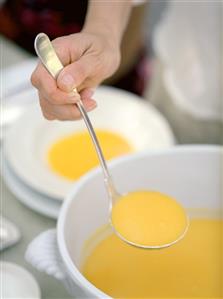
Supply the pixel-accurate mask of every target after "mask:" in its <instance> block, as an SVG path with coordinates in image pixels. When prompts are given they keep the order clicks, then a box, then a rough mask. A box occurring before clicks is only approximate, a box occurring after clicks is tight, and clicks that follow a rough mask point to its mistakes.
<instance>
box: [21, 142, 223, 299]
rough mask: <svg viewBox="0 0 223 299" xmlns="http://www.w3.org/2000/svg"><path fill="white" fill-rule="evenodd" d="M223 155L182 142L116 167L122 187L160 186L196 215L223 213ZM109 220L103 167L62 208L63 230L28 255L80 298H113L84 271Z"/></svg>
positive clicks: (44, 237)
mask: <svg viewBox="0 0 223 299" xmlns="http://www.w3.org/2000/svg"><path fill="white" fill-rule="evenodd" d="M222 159H223V148H220V147H217V146H182V147H180V146H179V147H175V148H172V149H166V150H160V151H153V152H150V153H145V152H144V153H139V154H135V155H132V156H129V157H125V158H120V159H118V160H116V161H113V162H112V163H111V164H110V167H111V168H110V169H111V172H112V174H113V177H114V180H115V183H116V185H117V188H118V190H120V192H124V191H127V190H128V191H130V190H137V189H153V190H159V191H160V192H164V193H166V194H169V195H171V196H173V197H175V198H177V199H178V201H179V202H180V203H181V204H183V206H185V207H186V208H187V209H188V213H189V215H190V216H191V217H192V216H208V215H210V216H213V215H217V216H218V217H222V214H221V212H222V210H220V209H222V198H221V191H222V190H221V183H222V181H221V166H222V165H221V161H222ZM209 213H210V214H209ZM108 219H109V202H108V200H107V196H106V191H105V189H104V185H103V181H102V174H101V170H100V169H99V168H98V169H96V170H94V171H92V172H91V173H88V174H87V175H85V176H84V177H83V178H82V179H81V180H80V181H79V182H78V183H77V184H75V185H74V186H73V189H72V190H71V192H70V194H69V195H68V196H67V198H66V200H65V201H64V203H63V206H62V209H61V211H60V215H59V221H58V226H57V231H56V230H50V231H47V232H44V233H42V234H41V235H40V236H39V237H37V238H36V239H35V240H34V241H33V242H32V243H31V244H30V245H29V248H28V250H27V252H26V259H27V260H28V261H29V262H30V263H31V264H33V265H34V266H35V267H36V268H38V269H39V270H41V271H45V272H47V273H50V274H51V275H53V276H55V277H56V278H58V279H60V280H62V281H63V282H64V284H65V286H66V287H67V288H68V290H69V291H70V293H71V294H72V295H73V296H74V297H77V298H110V297H109V296H108V295H106V294H105V293H103V292H102V291H100V290H99V289H97V288H96V287H95V286H94V285H92V284H91V283H90V282H89V281H88V280H87V279H85V277H84V276H83V275H82V274H81V272H80V257H81V252H82V248H83V245H84V243H85V241H86V240H88V239H89V237H90V236H91V235H92V233H94V232H95V230H96V229H98V228H99V227H100V226H102V225H104V224H106V223H108ZM58 249H59V250H58ZM48 257H50V258H48Z"/></svg>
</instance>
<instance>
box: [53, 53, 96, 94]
mask: <svg viewBox="0 0 223 299" xmlns="http://www.w3.org/2000/svg"><path fill="white" fill-rule="evenodd" d="M94 72H95V63H94V59H93V58H92V57H91V58H89V57H88V56H83V57H81V58H80V59H79V60H78V61H75V62H73V63H71V64H69V65H67V66H66V67H65V68H64V69H63V70H62V71H61V72H60V74H59V76H58V78H57V85H58V87H59V88H60V89H61V90H63V91H65V92H70V91H71V90H73V89H74V88H78V87H79V86H80V85H81V84H83V82H85V80H87V78H88V77H92V76H93V74H94Z"/></svg>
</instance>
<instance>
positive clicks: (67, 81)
mask: <svg viewBox="0 0 223 299" xmlns="http://www.w3.org/2000/svg"><path fill="white" fill-rule="evenodd" d="M60 82H61V83H62V84H63V85H64V87H66V89H67V90H72V89H73V88H74V87H75V84H74V79H73V77H72V76H71V75H69V74H65V75H62V78H61V80H60Z"/></svg>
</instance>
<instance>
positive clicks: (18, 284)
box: [0, 262, 41, 299]
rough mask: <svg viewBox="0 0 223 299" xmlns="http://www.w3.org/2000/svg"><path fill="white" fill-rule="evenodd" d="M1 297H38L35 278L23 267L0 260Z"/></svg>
mask: <svg viewBox="0 0 223 299" xmlns="http://www.w3.org/2000/svg"><path fill="white" fill-rule="evenodd" d="M0 269H1V286H2V287H1V298H4V299H9V298H10V299H15V298H27V299H31V298H32V299H40V298H41V294H40V288H39V286H38V283H37V281H36V280H35V278H34V277H33V276H32V275H31V273H29V272H28V271H27V270H26V269H25V268H22V267H20V266H18V265H16V264H12V263H8V262H1V263H0Z"/></svg>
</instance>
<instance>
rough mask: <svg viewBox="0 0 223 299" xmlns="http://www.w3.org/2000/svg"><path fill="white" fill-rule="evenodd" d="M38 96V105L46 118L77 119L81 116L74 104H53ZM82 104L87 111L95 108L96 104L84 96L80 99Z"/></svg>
mask: <svg viewBox="0 0 223 299" xmlns="http://www.w3.org/2000/svg"><path fill="white" fill-rule="evenodd" d="M39 97H40V106H41V109H42V112H43V116H44V117H45V118H46V119H48V120H54V119H58V120H78V119H80V118H81V114H80V111H79V109H78V108H77V106H76V105H75V104H66V105H54V104H51V103H50V102H49V101H48V100H47V99H45V98H43V97H41V95H39ZM82 102H83V105H84V107H85V109H86V111H87V112H89V111H91V110H93V109H94V108H96V106H97V104H96V102H95V101H94V100H93V99H89V98H84V99H83V100H82Z"/></svg>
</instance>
